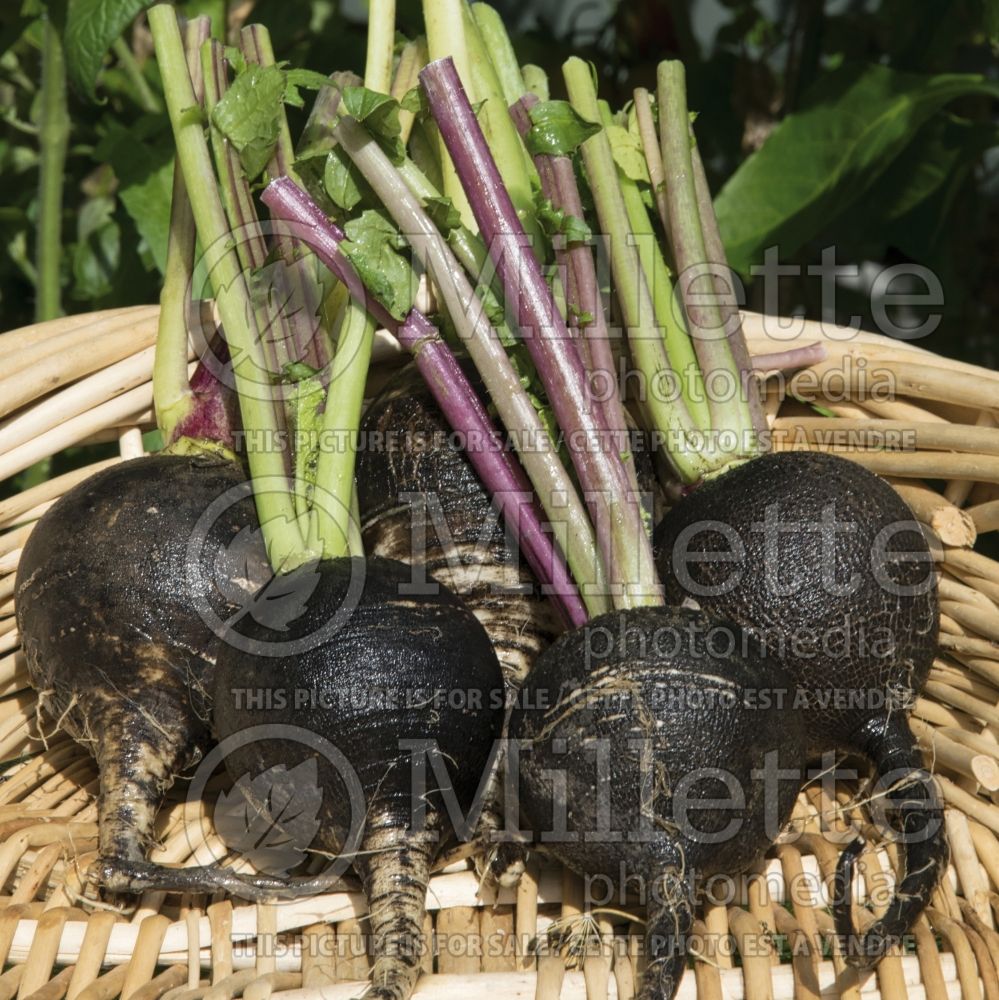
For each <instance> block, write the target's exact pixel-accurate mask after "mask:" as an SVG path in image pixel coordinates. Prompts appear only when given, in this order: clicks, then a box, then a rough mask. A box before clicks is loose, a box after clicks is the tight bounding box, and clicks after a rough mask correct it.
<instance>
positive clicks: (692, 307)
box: [658, 60, 755, 466]
mask: <svg viewBox="0 0 999 1000" xmlns="http://www.w3.org/2000/svg"><path fill="white" fill-rule="evenodd" d="M658 85H659V95H658V96H659V132H660V139H661V143H662V154H663V163H664V165H665V169H666V202H667V205H668V207H669V221H670V225H669V231H670V237H671V239H672V242H673V256H674V259H675V260H676V266H677V269H678V272H679V273H678V277H677V280H678V284H679V287H680V292H681V296H682V299H683V304H684V308H685V312H686V314H687V322H688V324H689V326H690V334H691V338H692V339H693V343H694V350H695V351H696V352H697V360H698V362H699V364H700V368H701V373H702V375H703V376H704V380H705V384H706V385H707V386H708V389H709V391H708V393H707V396H708V408H709V410H710V412H711V428H712V430H713V431H714V432H716V434H717V432H719V431H723V430H724V431H729V432H735V433H736V434H737V435H738V439H737V440H738V443H737V445H736V448H735V450H734V452H732V451H728V453H727V454H721V453H718V449H719V442H718V441H717V439H716V438H715V436H714V435H712V436H711V439H710V440H709V441H708V442H707V447H708V448H709V449H710V450H711V451H712V452H716V454H714V455H712V460H713V461H714V462H715V463H717V464H718V465H719V466H723V465H725V464H727V463H728V462H731V461H734V460H738V459H741V458H745V457H746V456H747V455H750V454H753V453H754V451H753V445H752V440H751V439H752V438H754V437H755V435H754V434H753V422H752V418H751V416H750V412H749V406H748V404H747V403H746V401H745V399H743V398H742V396H743V394H742V392H739V391H737V392H728V391H726V392H724V393H719V392H717V391H711V388H712V380H713V378H714V377H715V376H717V375H719V374H722V375H724V376H727V381H726V382H725V385H726V388H728V387H729V381H730V380H733V379H734V385H735V386H741V374H742V373H741V372H740V371H739V368H738V365H737V364H736V362H735V358H734V356H733V354H732V350H731V348H730V346H729V343H728V338H727V337H726V336H725V329H724V324H723V322H722V315H721V310H720V309H719V307H718V301H717V296H716V295H715V285H714V278H713V276H712V274H711V273H710V271H709V269H708V267H707V265H708V255H707V251H706V250H705V247H704V233H703V231H702V229H701V221H700V216H699V213H698V205H697V192H696V190H695V186H694V168H693V164H692V162H691V156H690V115H689V113H688V111H687V86H686V79H685V73H684V68H683V64H682V63H681V62H679V61H676V60H667V61H666V62H662V63H660V64H659V71H658ZM695 285H697V286H699V289H698V290H697V291H695ZM705 286H707V287H705ZM705 293H706V294H705Z"/></svg>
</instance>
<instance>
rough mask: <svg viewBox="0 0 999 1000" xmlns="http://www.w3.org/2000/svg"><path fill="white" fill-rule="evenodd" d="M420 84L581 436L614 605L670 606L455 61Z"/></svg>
mask: <svg viewBox="0 0 999 1000" xmlns="http://www.w3.org/2000/svg"><path fill="white" fill-rule="evenodd" d="M420 82H421V84H422V86H423V89H424V92H425V93H426V96H427V100H428V103H429V105H430V111H431V114H432V115H433V116H434V120H435V121H436V122H437V125H438V128H440V130H441V135H442V136H443V137H444V142H445V145H446V146H447V149H448V152H449V153H450V154H451V157H452V160H453V161H454V164H455V168H456V170H457V172H458V176H459V177H460V179H461V181H462V183H463V184H464V185H465V187H466V190H467V191H468V193H469V200H470V202H471V205H472V210H473V212H474V213H475V218H476V221H477V222H478V224H479V229H480V231H481V233H482V237H483V239H484V240H485V242H486V244H487V246H488V247H489V253H490V256H491V257H492V259H493V262H494V263H495V265H496V270H497V273H498V274H499V275H500V279H501V281H502V282H503V287H504V290H505V292H506V298H507V302H508V303H517V306H518V308H519V310H520V319H519V322H520V326H521V330H522V333H523V336H524V340H525V342H526V344H527V347H528V350H529V351H530V353H531V357H532V359H533V361H534V364H535V367H536V368H537V370H538V374H539V375H540V377H541V380H542V383H543V384H544V386H545V391H546V393H547V395H548V399H549V401H550V402H551V404H552V407H553V410H554V412H555V417H556V420H557V421H558V425H559V427H560V428H561V430H562V431H563V432H564V433H566V434H568V435H569V436H570V438H571V439H573V445H574V446H573V447H571V448H570V453H571V455H572V459H573V464H574V465H575V468H576V472H577V474H578V476H579V481H580V483H581V484H582V486H583V488H584V490H586V494H587V495H586V499H587V501H588V503H589V504H590V507H591V511H592V514H593V518H594V523H595V525H596V527H597V539H598V542H599V544H600V546H601V551H602V553H603V557H604V559H605V565H606V566H607V568H608V571H609V575H610V578H611V580H612V582H613V583H614V584H615V585H619V587H618V586H615V588H614V589H615V591H616V592H615V593H614V600H615V606H617V607H633V606H638V605H641V604H649V603H654V604H658V603H661V600H662V597H661V589H660V587H659V582H658V579H657V577H656V573H655V567H654V565H653V561H652V550H651V546H650V545H649V544H648V539H647V537H646V535H645V530H644V526H643V524H642V519H641V514H640V511H639V508H638V504H637V502H636V500H635V498H634V497H632V496H628V495H627V494H628V482H627V476H626V474H625V471H624V469H623V467H622V466H621V463H620V461H619V459H618V457H617V455H616V454H615V453H614V451H613V449H612V448H611V447H609V442H608V441H607V440H606V439H607V437H608V434H607V425H606V423H605V422H604V420H603V414H602V411H601V410H599V409H598V408H595V407H594V405H593V403H592V400H591V398H590V396H589V393H588V391H587V386H586V384H585V381H586V380H585V373H584V371H583V367H582V362H581V360H580V356H579V353H578V351H577V350H576V348H575V345H574V343H573V341H572V338H571V337H570V334H569V331H568V330H567V328H566V326H565V321H564V320H563V319H562V316H561V315H560V314H559V312H558V310H557V309H556V308H555V304H554V302H553V301H552V296H551V291H550V289H549V288H548V285H547V284H546V282H545V279H544V277H543V275H542V273H541V267H540V265H539V264H538V261H537V258H536V257H535V256H534V255H533V253H531V251H530V249H528V239H527V235H526V233H525V232H524V230H523V227H522V226H521V225H520V222H519V219H518V216H517V213H516V210H515V208H514V205H513V203H512V201H511V200H510V197H509V195H508V193H507V191H506V189H505V188H504V187H503V183H502V179H501V178H500V175H499V170H498V169H497V166H496V163H495V161H494V160H493V158H492V156H491V154H490V152H489V147H488V146H487V144H486V140H485V136H484V135H483V133H482V130H481V128H480V127H479V124H478V121H477V120H476V117H475V112H474V111H473V110H472V106H471V104H470V103H469V100H468V96H467V94H466V93H465V90H464V88H463V87H462V84H461V80H460V79H459V78H458V73H457V70H456V69H455V66H454V62H453V61H452V60H450V59H442V60H438V61H436V62H432V63H430V64H429V65H428V66H427V67H426V68H425V69H424V70H423V72H422V73H421V74H420ZM584 441H585V444H583V442H584ZM643 543H644V544H643Z"/></svg>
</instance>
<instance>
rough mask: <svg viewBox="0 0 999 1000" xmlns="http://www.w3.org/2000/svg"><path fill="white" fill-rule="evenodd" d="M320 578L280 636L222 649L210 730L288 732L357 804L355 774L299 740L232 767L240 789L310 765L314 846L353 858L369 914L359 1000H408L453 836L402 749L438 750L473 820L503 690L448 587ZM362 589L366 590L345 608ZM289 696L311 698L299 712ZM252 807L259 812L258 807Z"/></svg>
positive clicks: (349, 572) (243, 751) (434, 790)
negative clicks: (342, 612) (370, 953)
mask: <svg viewBox="0 0 999 1000" xmlns="http://www.w3.org/2000/svg"><path fill="white" fill-rule="evenodd" d="M307 572H311V571H309V570H307ZM315 572H316V574H317V578H316V580H315V589H314V591H313V592H312V594H311V595H310V597H309V599H308V605H307V608H306V610H305V612H304V614H302V615H301V617H299V618H297V619H296V620H295V621H294V622H292V623H291V624H290V626H289V627H288V629H287V630H282V631H273V630H271V629H268V628H266V627H264V626H262V625H260V624H258V623H256V622H248V623H247V622H244V623H241V624H240V625H239V626H238V631H239V633H240V635H241V637H242V638H241V640H240V642H239V644H238V646H237V644H235V643H234V644H233V645H223V646H222V647H221V649H220V652H219V656H218V663H217V668H216V676H215V684H216V691H215V726H216V730H217V735H218V736H219V738H220V740H222V741H225V740H226V738H227V737H229V736H232V735H233V734H238V733H240V732H243V731H245V730H246V729H247V728H248V727H251V726H258V725H265V726H266V725H272V726H273V725H291V726H296V727H299V729H301V730H305V731H307V732H308V733H310V734H314V735H315V736H316V737H321V738H322V739H323V740H326V741H328V743H329V744H332V745H333V746H335V747H336V748H337V750H339V751H340V753H342V754H343V756H344V758H345V759H346V763H347V765H349V769H350V770H352V772H353V773H354V774H356V776H357V779H358V782H359V788H358V795H359V798H358V795H355V796H353V798H352V795H351V792H350V787H351V783H350V781H349V779H345V778H344V777H342V775H343V774H345V773H346V774H349V773H350V771H345V770H341V769H340V768H338V767H337V766H335V765H334V764H333V763H331V762H330V760H329V759H328V758H327V757H325V756H323V754H322V752H321V751H317V749H316V748H315V747H313V746H309V745H308V741H306V742H296V741H294V740H288V739H286V738H279V737H270V736H268V734H267V733H266V732H264V733H263V734H262V735H261V737H260V738H259V739H254V740H253V741H251V742H248V743H246V744H245V745H243V746H241V747H239V748H237V749H235V750H234V751H232V752H229V753H227V755H226V758H225V760H226V768H227V770H228V771H229V772H230V775H231V776H232V778H233V779H234V780H235V781H239V779H240V778H242V777H244V776H249V777H250V778H251V779H252V778H253V777H254V776H256V775H258V774H261V773H263V772H265V771H269V770H270V769H272V768H274V767H275V765H284V766H285V768H287V769H289V770H290V769H291V768H293V767H294V766H295V765H297V764H300V763H301V762H302V761H304V760H306V759H308V758H310V757H315V758H316V760H317V764H318V781H319V787H320V789H321V790H322V803H321V806H320V810H319V817H318V818H319V821H320V822H319V833H318V835H317V845H316V846H317V848H318V849H319V850H321V851H323V852H326V853H328V854H330V855H338V856H343V855H346V856H347V857H349V859H350V861H351V862H352V864H353V867H354V870H355V871H356V872H357V874H358V875H359V876H360V879H361V882H362V885H363V888H364V892H365V895H366V897H367V900H368V908H369V916H368V922H369V932H370V934H371V935H372V939H373V942H374V944H373V948H374V955H375V962H374V968H373V970H372V983H371V987H370V989H369V990H368V992H366V993H365V997H371V998H378V1000H405V998H406V997H408V996H409V995H410V993H411V992H412V989H413V986H414V984H415V982H416V978H417V976H418V974H419V969H420V963H421V945H422V925H423V917H424V912H425V897H426V891H427V883H428V880H429V876H430V871H431V867H432V865H433V862H434V859H435V858H436V857H437V855H438V853H439V852H440V851H441V849H442V847H444V846H445V845H446V843H447V841H448V839H449V838H451V837H452V836H453V833H454V829H453V826H452V822H451V819H450V815H449V813H448V812H447V810H446V809H445V800H444V796H443V793H442V786H441V783H439V782H438V780H437V775H436V772H434V771H433V770H432V768H431V766H430V765H429V764H427V766H426V790H425V793H424V794H422V795H421V794H420V790H419V788H416V789H414V780H413V770H414V767H413V755H414V751H413V750H412V749H411V746H412V743H410V742H408V741H419V742H420V743H427V742H429V743H430V744H431V745H433V746H435V747H436V748H437V749H438V750H439V752H440V755H441V756H440V761H441V762H442V764H443V766H444V767H445V768H446V771H447V775H448V780H449V782H450V784H451V785H452V787H453V791H454V797H455V799H456V801H457V804H458V806H459V807H460V810H461V814H462V816H463V817H465V816H467V815H468V814H469V810H470V808H471V807H472V806H473V804H474V803H475V800H476V798H477V792H478V790H479V785H480V782H481V781H482V780H483V777H484V776H485V775H486V772H487V770H488V768H489V767H490V766H491V760H490V756H491V754H492V753H493V751H494V744H495V742H496V741H497V739H498V737H499V734H500V728H501V725H502V721H503V714H504V712H503V676H502V672H501V670H500V665H499V662H498V661H497V659H496V655H495V653H494V652H493V649H492V646H491V645H490V642H489V637H488V635H487V634H486V632H485V630H484V629H483V628H482V626H481V625H480V624H479V622H478V621H477V620H476V618H475V616H474V615H472V613H471V612H470V611H468V610H467V609H466V608H465V607H464V605H463V604H462V602H461V601H460V600H459V599H458V598H457V597H456V596H455V595H454V594H452V593H451V592H450V591H448V590H447V589H446V588H444V587H441V588H439V589H438V591H437V592H436V593H434V594H421V595H418V596H413V595H408V594H407V593H406V585H407V584H408V583H409V582H410V581H411V578H412V571H411V569H410V567H409V566H406V565H404V564H402V563H399V562H397V561H395V560H390V559H381V558H378V557H370V558H368V559H367V561H366V562H365V561H364V560H360V559H346V558H345V559H334V560H328V561H325V562H322V563H320V564H319V565H318V567H317V568H316V569H315ZM362 579H363V587H357V591H355V592H354V595H353V596H351V593H352V587H353V586H355V585H356V584H357V583H358V581H361V580H362ZM343 607H348V608H350V609H351V612H350V615H349V617H348V618H347V620H346V623H345V624H343V625H342V627H340V628H338V629H337V630H336V631H335V632H333V633H330V634H323V629H324V628H325V627H326V626H327V624H328V623H329V622H330V621H331V620H332V619H333V618H334V616H335V615H336V613H337V611H338V610H339V609H341V608H343ZM309 637H311V638H309ZM306 638H308V641H307V642H305V643H304V647H305V648H304V649H303V650H301V651H299V652H297V653H294V654H289V655H279V656H274V655H267V652H268V651H271V652H273V650H274V649H275V648H276V647H275V645H274V644H276V643H289V642H292V643H294V642H296V641H297V640H299V639H306ZM247 641H248V642H249V643H250V644H251V645H250V646H247V645H246V642H247ZM277 689H281V690H282V691H283V692H285V694H286V696H285V697H283V698H281V699H278V698H271V699H269V704H268V703H267V699H259V700H258V701H256V702H254V703H253V704H252V706H251V704H250V702H248V701H246V700H244V699H243V698H242V697H241V692H245V691H256V692H267V691H272V692H273V691H275V690H277ZM293 691H294V692H303V691H304V692H317V693H320V697H317V698H316V699H315V700H313V699H311V698H306V699H305V703H304V704H303V705H300V706H299V707H296V704H295V698H294V697H293V696H292V695H291V692H293ZM429 692H433V693H434V694H436V695H437V697H436V698H435V697H432V696H431V695H430V694H429ZM416 754H417V759H424V760H425V759H426V757H425V755H423V756H422V757H421V756H420V751H416ZM272 773H273V772H272ZM250 784H251V794H252V781H251V783H250ZM293 791H294V790H293ZM255 805H257V806H258V807H259V808H260V809H266V806H267V803H266V802H258V803H255ZM414 809H415V811H416V812H417V813H421V812H422V822H414V818H413V813H414ZM352 824H363V825H360V826H358V829H360V836H359V840H357V839H355V840H349V839H348V837H349V832H350V830H351V827H352Z"/></svg>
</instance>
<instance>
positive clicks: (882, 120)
mask: <svg viewBox="0 0 999 1000" xmlns="http://www.w3.org/2000/svg"><path fill="white" fill-rule="evenodd" d="M976 93H977V94H992V95H994V96H999V85H997V84H995V83H992V82H989V81H987V80H986V79H985V78H984V77H981V76H976V75H972V74H942V75H939V76H922V75H918V74H911V73H898V72H895V71H894V70H891V69H889V68H888V67H886V66H870V67H867V68H865V69H864V70H863V71H862V72H860V73H859V74H858V72H857V70H856V68H849V67H845V68H844V69H842V70H837V71H836V72H834V73H832V74H830V75H829V76H828V77H826V78H825V80H824V81H823V82H822V84H820V86H819V87H817V88H815V90H814V91H813V92H812V93H811V95H810V96H809V100H808V101H807V107H805V109H804V110H802V111H799V112H797V113H795V114H792V115H789V116H788V117H787V118H786V119H785V120H784V121H783V122H781V124H780V125H778V126H777V128H776V129H775V130H774V131H773V133H772V134H771V136H770V137H769V138H768V139H767V141H766V142H765V143H764V144H763V146H762V147H761V148H760V149H759V150H758V151H757V152H756V153H754V154H753V155H752V156H750V157H749V158H748V159H747V160H746V161H745V162H744V163H743V164H742V166H740V167H739V169H738V170H737V171H736V172H735V174H734V175H733V176H732V177H731V178H729V181H728V183H727V184H726V185H725V187H724V188H723V189H722V190H721V192H720V193H719V195H718V198H717V199H716V202H715V211H716V212H717V215H718V223H719V226H720V228H721V231H722V237H723V239H724V241H725V247H726V250H727V252H728V258H729V263H730V264H731V265H732V267H734V268H735V269H736V270H737V271H739V272H741V273H743V274H747V273H749V267H750V265H751V264H753V263H754V262H757V261H759V260H760V259H761V258H762V255H763V251H764V250H765V249H766V248H767V247H769V246H772V245H779V246H780V251H781V255H782V256H787V255H790V254H793V253H794V252H795V251H797V250H798V249H799V248H800V247H801V246H802V245H803V244H804V243H806V242H807V241H808V240H810V239H812V238H813V237H814V236H816V235H817V234H818V233H820V232H821V231H822V229H823V227H825V226H826V225H827V224H828V223H829V222H830V221H831V220H832V218H833V217H835V216H837V215H839V214H840V213H841V212H842V211H843V210H844V209H845V208H847V207H848V206H849V205H851V204H853V203H855V202H856V201H857V200H858V199H859V198H860V197H861V196H862V195H863V194H864V192H865V191H868V190H869V189H870V188H871V186H872V185H873V184H874V182H875V181H876V180H877V179H878V177H879V176H881V175H882V174H883V173H884V172H885V171H886V170H887V169H888V167H889V165H890V164H891V163H892V162H893V161H894V160H895V158H896V157H897V156H898V155H899V154H900V153H901V152H902V150H903V149H905V147H906V146H907V145H908V144H909V142H910V141H911V139H912V137H913V136H914V135H915V134H916V132H917V131H918V129H919V128H920V127H921V126H922V125H923V124H924V123H925V122H926V121H927V120H928V119H929V118H930V117H932V115H934V114H935V113H936V112H937V111H938V110H939V109H940V108H942V107H943V106H944V105H945V104H947V103H948V102H950V101H953V100H954V99H956V98H958V97H961V96H964V95H966V94H976Z"/></svg>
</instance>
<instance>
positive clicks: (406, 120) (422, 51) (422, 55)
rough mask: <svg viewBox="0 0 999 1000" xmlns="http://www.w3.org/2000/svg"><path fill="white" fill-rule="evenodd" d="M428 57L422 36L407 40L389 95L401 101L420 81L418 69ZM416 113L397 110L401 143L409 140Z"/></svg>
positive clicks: (424, 64) (404, 143)
mask: <svg viewBox="0 0 999 1000" xmlns="http://www.w3.org/2000/svg"><path fill="white" fill-rule="evenodd" d="M429 59H430V56H429V54H428V53H427V40H426V39H425V38H423V37H420V38H416V39H414V40H413V41H411V42H408V43H407V44H406V46H405V47H404V48H403V50H402V55H400V56H399V65H398V67H397V68H396V71H395V76H394V77H393V78H392V89H391V90H390V91H389V93H390V95H391V96H392V97H394V98H395V99H396V100H397V101H401V100H402V99H403V98H404V97H405V96H406V94H408V93H409V92H410V91H411V90H412V89H413V88H414V87H416V86H417V85H418V84H419V82H420V70H421V69H423V67H424V66H426V65H427V62H428V60H429ZM414 121H416V115H415V114H414V113H413V112H412V111H405V110H403V109H400V110H399V127H400V133H399V138H400V139H401V140H402V143H403V145H406V144H407V143H408V142H409V134H410V132H412V131H413V122H414Z"/></svg>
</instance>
